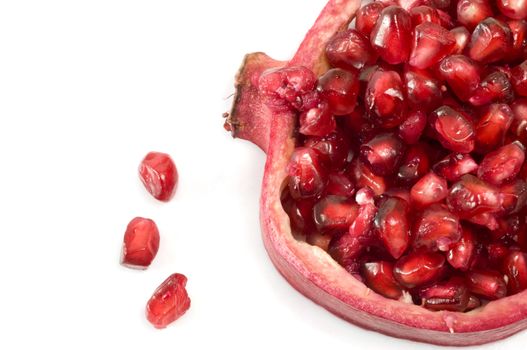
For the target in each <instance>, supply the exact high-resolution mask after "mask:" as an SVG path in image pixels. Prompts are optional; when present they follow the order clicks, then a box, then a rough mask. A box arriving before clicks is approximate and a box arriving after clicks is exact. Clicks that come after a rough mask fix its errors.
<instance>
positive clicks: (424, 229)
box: [413, 204, 461, 251]
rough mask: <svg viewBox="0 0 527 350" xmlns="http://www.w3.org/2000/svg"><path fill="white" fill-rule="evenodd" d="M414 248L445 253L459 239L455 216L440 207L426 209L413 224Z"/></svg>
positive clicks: (458, 228)
mask: <svg viewBox="0 0 527 350" xmlns="http://www.w3.org/2000/svg"><path fill="white" fill-rule="evenodd" d="M413 238H414V241H413V246H414V248H420V247H425V248H427V249H432V250H435V249H439V250H441V251H447V250H448V249H449V248H450V246H451V245H452V244H454V243H456V242H458V241H459V239H460V238H461V226H460V225H459V219H458V218H457V216H456V215H454V214H452V213H451V212H450V211H448V210H447V209H446V208H444V207H443V206H441V205H438V204H434V205H431V206H429V207H428V208H426V209H425V210H424V211H423V212H422V213H421V214H420V215H418V217H417V218H416V220H415V222H414V227H413Z"/></svg>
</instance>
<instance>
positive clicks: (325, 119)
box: [298, 103, 337, 136]
mask: <svg viewBox="0 0 527 350" xmlns="http://www.w3.org/2000/svg"><path fill="white" fill-rule="evenodd" d="M299 122H300V129H299V130H298V131H299V132H300V133H301V134H304V135H308V136H326V135H328V134H330V133H332V132H334V131H335V130H336V128H337V123H336V121H335V118H334V117H333V114H332V113H331V111H330V110H329V107H328V105H327V104H326V103H321V104H319V105H318V106H317V107H314V108H311V109H309V110H307V111H305V112H303V113H302V114H301V115H300V118H299Z"/></svg>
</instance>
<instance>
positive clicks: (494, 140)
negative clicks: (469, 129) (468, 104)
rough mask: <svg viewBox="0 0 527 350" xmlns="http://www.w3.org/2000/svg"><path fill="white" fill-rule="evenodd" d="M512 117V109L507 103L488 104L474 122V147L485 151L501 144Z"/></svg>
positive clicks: (482, 151)
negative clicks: (476, 121)
mask: <svg viewBox="0 0 527 350" xmlns="http://www.w3.org/2000/svg"><path fill="white" fill-rule="evenodd" d="M512 118H513V114H512V110H511V108H510V107H509V106H508V105H506V104H493V105H490V106H489V107H488V108H487V110H486V111H485V113H484V114H483V116H482V117H481V118H480V119H479V121H478V123H477V124H476V149H477V150H478V151H479V152H481V153H486V152H489V151H491V150H493V149H496V147H498V146H501V145H503V142H504V140H505V135H506V133H507V131H508V130H509V128H510V126H511V123H512Z"/></svg>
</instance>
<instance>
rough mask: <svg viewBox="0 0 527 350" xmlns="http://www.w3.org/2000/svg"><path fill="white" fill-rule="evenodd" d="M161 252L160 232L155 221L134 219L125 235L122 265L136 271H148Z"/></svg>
mask: <svg viewBox="0 0 527 350" xmlns="http://www.w3.org/2000/svg"><path fill="white" fill-rule="evenodd" d="M158 250H159V230H158V229H157V226H156V224H155V222H154V221H152V220H150V219H145V218H141V217H137V218H134V219H132V221H130V223H129V224H128V226H127V227H126V231H125V233H124V240H123V247H122V250H121V264H122V265H124V266H127V267H131V268H135V269H146V268H147V267H148V266H150V264H151V263H152V260H154V258H155V257H156V254H157V251H158Z"/></svg>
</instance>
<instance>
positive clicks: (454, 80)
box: [439, 55, 480, 102]
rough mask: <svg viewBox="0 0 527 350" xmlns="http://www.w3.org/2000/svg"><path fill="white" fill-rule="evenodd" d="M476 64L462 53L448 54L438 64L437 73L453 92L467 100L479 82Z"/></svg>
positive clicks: (461, 98)
mask: <svg viewBox="0 0 527 350" xmlns="http://www.w3.org/2000/svg"><path fill="white" fill-rule="evenodd" d="M479 70H480V69H479V67H478V65H477V64H476V63H475V62H474V61H472V60H471V59H470V58H468V57H465V56H462V55H452V56H448V57H447V58H445V59H444V60H442V61H441V64H440V65H439V74H440V76H441V77H442V78H443V79H444V80H446V82H447V83H448V85H449V86H450V88H451V89H452V91H453V92H454V94H456V96H457V97H459V99H460V100H462V101H465V102H466V101H468V100H469V99H470V97H472V96H473V95H474V91H476V88H477V87H478V85H479V82H480V72H479Z"/></svg>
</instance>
